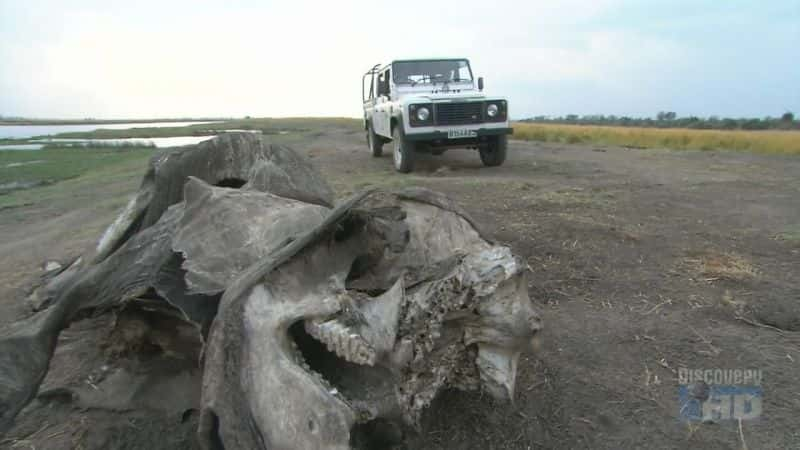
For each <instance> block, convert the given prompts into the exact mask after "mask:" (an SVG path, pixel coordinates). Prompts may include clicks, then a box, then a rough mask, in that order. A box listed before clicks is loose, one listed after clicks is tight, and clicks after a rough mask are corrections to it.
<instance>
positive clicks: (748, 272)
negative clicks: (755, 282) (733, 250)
mask: <svg viewBox="0 0 800 450" xmlns="http://www.w3.org/2000/svg"><path fill="white" fill-rule="evenodd" d="M684 262H685V263H686V264H688V265H689V266H690V267H692V268H693V269H694V270H695V271H696V272H697V273H698V274H700V276H702V277H703V278H704V279H706V280H707V281H715V280H720V279H725V280H733V281H742V280H747V279H751V278H754V277H756V276H757V275H758V271H757V270H756V268H755V267H753V265H752V264H750V262H749V261H747V260H746V259H744V258H743V257H741V256H738V255H733V254H726V253H706V254H702V255H699V256H696V257H692V258H686V259H685V260H684Z"/></svg>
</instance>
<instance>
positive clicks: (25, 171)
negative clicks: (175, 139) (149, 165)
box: [0, 147, 154, 207]
mask: <svg viewBox="0 0 800 450" xmlns="http://www.w3.org/2000/svg"><path fill="white" fill-rule="evenodd" d="M153 152H154V150H153V149H152V148H142V147H135V148H120V147H113V148H80V149H77V148H54V149H43V150H33V151H14V150H6V151H0V207H8V206H14V205H17V204H20V203H28V200H30V199H28V200H24V197H28V195H27V194H23V191H22V190H20V189H26V190H31V191H36V190H40V189H44V187H52V188H59V187H58V186H50V185H54V184H55V183H59V182H62V181H65V180H70V179H76V178H87V179H89V178H92V177H96V176H98V174H101V176H107V175H108V174H109V173H113V172H114V169H115V168H119V167H126V168H127V167H138V168H139V170H140V171H141V170H143V168H144V166H145V164H146V162H147V160H148V159H149V158H150V156H152V155H153Z"/></svg>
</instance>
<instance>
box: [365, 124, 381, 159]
mask: <svg viewBox="0 0 800 450" xmlns="http://www.w3.org/2000/svg"><path fill="white" fill-rule="evenodd" d="M367 146H369V149H370V150H371V151H372V156H374V157H376V158H378V157H380V156H381V155H383V141H382V140H381V138H380V137H379V136H378V135H377V134H375V130H373V129H372V123H370V124H369V125H367Z"/></svg>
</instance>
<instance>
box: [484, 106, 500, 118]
mask: <svg viewBox="0 0 800 450" xmlns="http://www.w3.org/2000/svg"><path fill="white" fill-rule="evenodd" d="M499 111H500V109H499V108H498V107H497V105H495V104H494V103H490V104H489V106H487V107H486V115H487V116H489V117H497V113H498V112H499Z"/></svg>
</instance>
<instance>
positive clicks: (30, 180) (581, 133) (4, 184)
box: [0, 118, 800, 208]
mask: <svg viewBox="0 0 800 450" xmlns="http://www.w3.org/2000/svg"><path fill="white" fill-rule="evenodd" d="M361 126H362V125H361V121H360V120H358V119H351V118H280V119H273V118H258V119H239V120H228V121H224V122H215V123H207V124H196V125H189V126H182V127H164V128H152V127H151V128H131V129H127V130H109V129H99V130H95V131H90V132H73V133H61V134H58V135H56V136H53V137H58V138H75V139H122V138H158V137H174V136H187V135H188V136H201V135H213V134H217V133H219V132H222V131H224V130H257V131H260V132H261V133H264V134H270V135H275V137H276V139H279V140H280V141H282V142H286V143H291V142H292V141H294V140H298V139H304V138H308V137H309V136H313V135H314V134H317V133H319V132H321V131H324V130H325V129H334V128H335V129H339V130H342V129H344V130H350V131H351V132H353V133H357V132H360V130H361ZM513 127H514V135H513V139H519V140H525V141H538V142H547V143H564V144H578V145H580V144H585V145H587V146H597V145H609V146H621V147H629V148H660V149H673V150H703V151H712V150H713V151H728V150H731V151H745V152H753V153H769V154H784V155H800V132H797V131H738V130H735V131H718V130H690V129H653V128H636V127H606V126H585V125H555V124H530V123H514V124H513ZM28 141H29V140H22V141H21V140H8V139H6V140H0V144H1V143H9V142H15V143H20V142H28ZM71 145H74V144H66V143H64V144H58V143H54V144H47V145H46V146H45V148H44V149H42V150H37V151H13V150H6V151H0V208H8V207H13V206H15V205H19V204H23V203H27V202H29V201H30V200H31V199H30V198H29V197H30V196H31V193H22V192H21V190H23V189H29V188H39V187H42V186H48V185H52V184H54V183H57V182H60V181H64V180H69V179H73V178H77V177H80V176H82V175H84V174H87V173H90V172H91V173H93V174H94V176H102V174H98V172H103V170H104V169H108V168H112V167H114V166H117V167H118V168H119V167H128V168H130V169H131V170H134V169H136V170H138V168H141V167H143V165H144V164H145V162H146V161H147V159H148V158H149V157H150V156H151V155H152V154H153V151H154V150H153V149H152V148H147V147H142V145H141V144H136V145H134V144H131V145H130V146H127V145H125V144H123V145H114V146H111V145H109V146H108V147H103V146H102V145H98V144H93V145H90V146H88V147H87V148H74V147H72V146H71Z"/></svg>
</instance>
